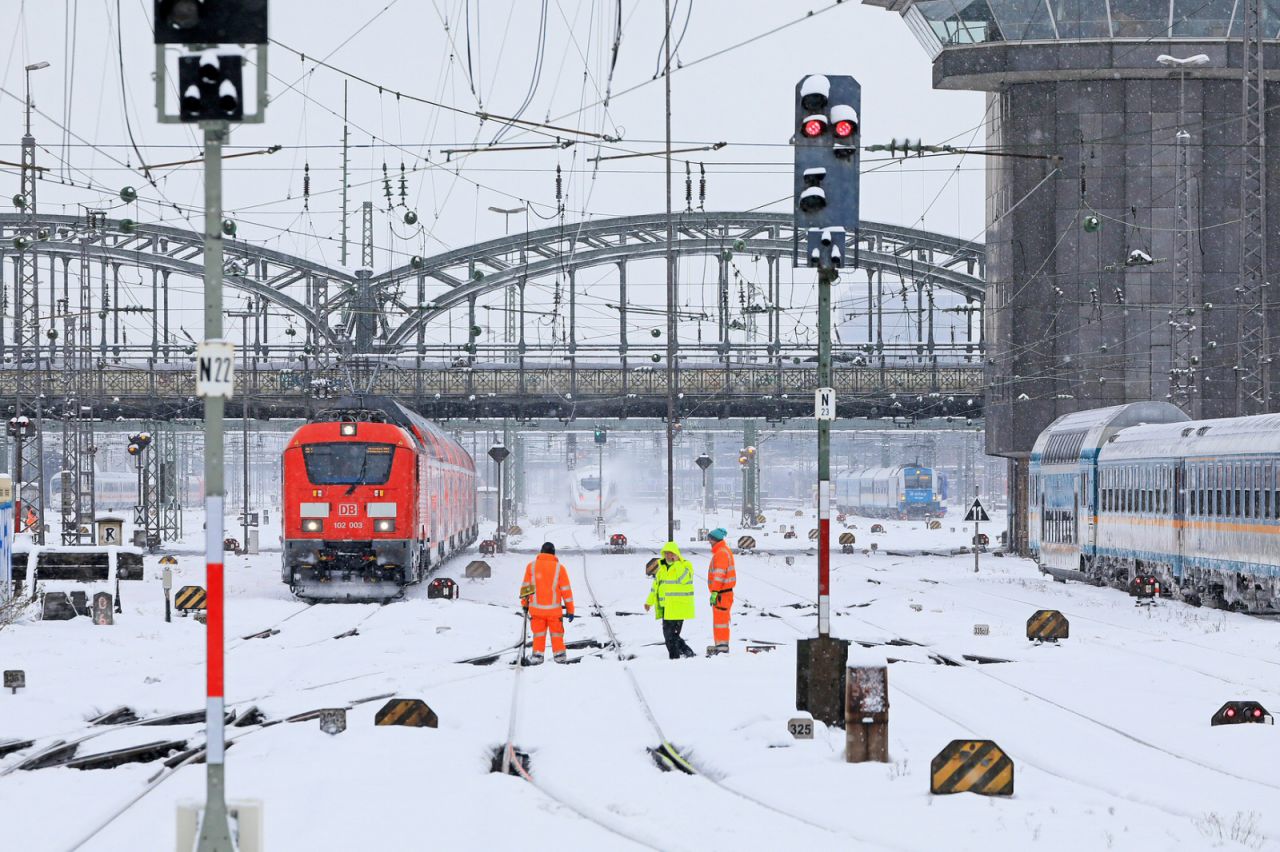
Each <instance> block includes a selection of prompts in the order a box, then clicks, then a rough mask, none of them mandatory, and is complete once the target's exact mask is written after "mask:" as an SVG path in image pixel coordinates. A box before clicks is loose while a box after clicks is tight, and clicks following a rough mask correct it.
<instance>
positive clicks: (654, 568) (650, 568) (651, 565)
mask: <svg viewBox="0 0 1280 852" xmlns="http://www.w3.org/2000/svg"><path fill="white" fill-rule="evenodd" d="M644 573H645V575H646V576H648V577H652V576H653V575H654V574H656V573H658V557H656V556H655V557H653V558H652V559H650V560H649V561H648V562H646V563H645V564H644Z"/></svg>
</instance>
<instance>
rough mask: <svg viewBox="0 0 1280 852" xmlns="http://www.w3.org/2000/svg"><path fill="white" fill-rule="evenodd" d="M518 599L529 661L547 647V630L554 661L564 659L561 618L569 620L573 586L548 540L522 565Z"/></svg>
mask: <svg viewBox="0 0 1280 852" xmlns="http://www.w3.org/2000/svg"><path fill="white" fill-rule="evenodd" d="M520 603H521V605H522V606H524V607H525V608H527V609H528V610H529V629H530V630H532V631H533V654H532V655H531V656H530V657H529V664H530V665H534V666H536V665H539V664H540V663H542V660H543V656H542V652H543V651H544V650H545V649H546V647H547V634H548V633H550V634H551V651H552V653H553V654H554V657H553V659H554V660H555V661H556V662H557V663H567V662H568V661H569V657H568V655H567V654H566V653H565V649H564V621H563V620H562V617H563V618H564V619H568V620H569V621H570V622H572V621H573V618H574V615H573V589H572V587H570V585H569V571H568V569H567V568H565V567H564V565H563V564H562V563H561V562H560V560H559V559H557V558H556V546H555V545H554V544H552V543H551V542H549V541H548V542H546V543H545V544H543V545H542V552H541V553H539V554H538V556H537V558H535V559H534V560H533V561H532V562H530V563H529V564H528V565H527V566H526V567H525V569H524V582H523V583H522V584H521V586H520Z"/></svg>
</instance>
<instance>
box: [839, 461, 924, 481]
mask: <svg viewBox="0 0 1280 852" xmlns="http://www.w3.org/2000/svg"><path fill="white" fill-rule="evenodd" d="M904 470H927V471H932V470H933V468H931V467H929V466H928V465H923V464H900V465H898V466H897V467H867V468H862V469H860V470H848V471H845V472H844V473H842V474H840V475H839V476H838V477H837V478H841V477H853V476H856V477H858V478H859V479H861V478H869V479H887V478H888V477H891V476H897V475H898V474H899V473H902V472H903V471H904Z"/></svg>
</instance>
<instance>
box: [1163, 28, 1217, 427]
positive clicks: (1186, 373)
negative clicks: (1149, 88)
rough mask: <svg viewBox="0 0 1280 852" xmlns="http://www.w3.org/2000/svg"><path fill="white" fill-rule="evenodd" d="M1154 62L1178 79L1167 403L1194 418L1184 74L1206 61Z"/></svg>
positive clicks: (1190, 58) (1175, 59) (1193, 302)
mask: <svg viewBox="0 0 1280 852" xmlns="http://www.w3.org/2000/svg"><path fill="white" fill-rule="evenodd" d="M1156 62H1157V63H1158V64H1160V65H1162V66H1164V67H1166V68H1173V69H1175V71H1176V73H1177V75H1178V130H1177V132H1176V133H1175V134H1174V144H1175V146H1176V151H1177V165H1176V168H1177V173H1176V185H1177V187H1178V198H1177V202H1176V205H1175V206H1176V209H1177V213H1176V216H1175V219H1174V235H1173V240H1174V264H1175V267H1176V268H1177V270H1178V292H1177V295H1176V297H1175V299H1174V310H1173V311H1172V312H1171V313H1170V320H1169V330H1170V333H1171V335H1172V337H1173V339H1172V340H1171V341H1170V343H1171V344H1172V347H1171V350H1172V355H1173V358H1172V365H1171V369H1170V370H1169V399H1170V400H1171V401H1172V402H1173V403H1174V404H1177V405H1181V406H1183V407H1184V408H1185V409H1186V411H1187V414H1188V415H1190V416H1192V417H1194V416H1196V409H1198V407H1199V406H1197V405H1196V404H1195V403H1194V402H1193V401H1192V398H1193V396H1194V395H1195V374H1196V362H1197V360H1198V358H1197V356H1196V352H1195V339H1194V334H1195V329H1196V320H1195V312H1196V306H1197V305H1199V304H1200V303H1201V301H1202V300H1201V299H1200V298H1198V297H1197V295H1196V292H1195V291H1196V288H1195V286H1194V281H1193V278H1192V273H1191V267H1192V250H1191V240H1192V227H1191V152H1190V148H1191V134H1190V133H1189V132H1187V128H1186V108H1185V107H1186V86H1187V70H1188V69H1190V68H1200V67H1203V66H1205V65H1208V64H1209V57H1208V56H1206V55H1205V54H1203V53H1197V54H1196V55H1195V56H1188V57H1186V58H1181V59H1180V58H1178V57H1174V56H1169V55H1168V54H1161V55H1160V56H1158V57H1156Z"/></svg>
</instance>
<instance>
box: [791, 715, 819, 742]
mask: <svg viewBox="0 0 1280 852" xmlns="http://www.w3.org/2000/svg"><path fill="white" fill-rule="evenodd" d="M787 731H788V733H790V734H791V736H793V737H795V738H796V739H798V740H811V739H813V720H812V719H803V718H797V719H791V720H790V721H788V722H787Z"/></svg>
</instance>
